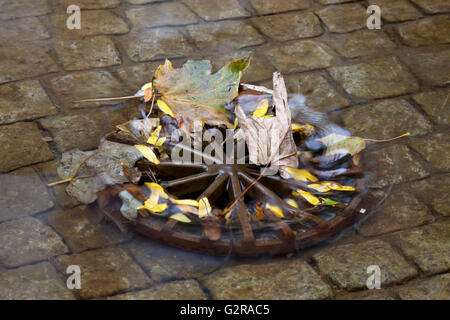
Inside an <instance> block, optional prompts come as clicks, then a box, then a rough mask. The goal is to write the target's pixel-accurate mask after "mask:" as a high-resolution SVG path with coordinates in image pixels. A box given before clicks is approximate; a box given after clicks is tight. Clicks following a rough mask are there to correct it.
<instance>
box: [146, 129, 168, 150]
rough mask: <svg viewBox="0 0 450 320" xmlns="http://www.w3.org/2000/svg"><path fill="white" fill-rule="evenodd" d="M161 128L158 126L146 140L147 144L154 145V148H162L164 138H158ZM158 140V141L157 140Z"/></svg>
mask: <svg viewBox="0 0 450 320" xmlns="http://www.w3.org/2000/svg"><path fill="white" fill-rule="evenodd" d="M161 128H162V126H161V125H159V126H158V127H157V128H156V129H155V130H154V131H153V132H152V134H151V135H150V138H148V140H147V143H148V144H151V145H154V146H156V147H160V146H162V144H163V143H164V142H165V141H166V137H162V138H159V133H160V132H161ZM158 138H159V139H158Z"/></svg>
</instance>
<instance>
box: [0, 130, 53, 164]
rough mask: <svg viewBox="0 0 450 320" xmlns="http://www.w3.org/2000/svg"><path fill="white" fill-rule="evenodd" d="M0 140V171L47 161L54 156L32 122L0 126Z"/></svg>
mask: <svg viewBox="0 0 450 320" xmlns="http://www.w3.org/2000/svg"><path fill="white" fill-rule="evenodd" d="M0 141H1V142H2V148H1V149H0V159H2V161H1V162H0V172H7V171H11V170H14V169H17V168H20V167H23V166H27V165H30V164H34V163H39V162H44V161H49V160H52V159H53V157H54V156H53V153H52V152H51V150H50V148H49V147H48V145H47V144H46V143H45V142H44V140H42V136H41V133H40V131H39V129H38V127H37V125H36V124H35V123H33V122H19V123H15V124H10V125H5V126H0Z"/></svg>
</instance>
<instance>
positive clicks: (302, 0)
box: [250, 0, 310, 15]
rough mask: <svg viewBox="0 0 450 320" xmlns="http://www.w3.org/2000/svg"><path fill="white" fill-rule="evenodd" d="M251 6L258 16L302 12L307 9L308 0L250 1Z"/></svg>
mask: <svg viewBox="0 0 450 320" xmlns="http://www.w3.org/2000/svg"><path fill="white" fill-rule="evenodd" d="M250 3H251V5H252V6H253V8H255V10H256V12H257V13H258V14H259V15H263V14H270V13H277V12H285V11H294V10H303V9H308V8H309V6H310V1H308V0H284V1H267V0H250Z"/></svg>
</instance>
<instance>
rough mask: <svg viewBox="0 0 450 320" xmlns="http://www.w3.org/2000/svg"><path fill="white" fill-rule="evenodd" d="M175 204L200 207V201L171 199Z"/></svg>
mask: <svg viewBox="0 0 450 320" xmlns="http://www.w3.org/2000/svg"><path fill="white" fill-rule="evenodd" d="M170 201H172V202H173V203H175V204H179V205H185V206H192V207H198V201H196V200H191V199H172V198H171V199H170Z"/></svg>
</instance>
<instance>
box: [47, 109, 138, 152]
mask: <svg viewBox="0 0 450 320" xmlns="http://www.w3.org/2000/svg"><path fill="white" fill-rule="evenodd" d="M133 108H134V110H133V109H131V110H130V108H129V109H125V108H119V109H116V110H109V109H107V110H104V111H95V112H89V113H81V114H74V115H61V116H55V117H52V118H47V119H42V120H40V123H41V125H42V126H43V127H44V128H46V129H47V130H48V131H50V133H51V134H52V136H53V138H54V141H55V142H56V146H57V148H58V150H60V151H61V152H64V151H68V150H71V149H75V148H78V149H80V150H88V149H93V148H96V147H98V145H99V143H100V139H101V138H102V137H103V136H104V135H105V134H106V133H108V132H110V131H112V130H113V129H114V128H115V126H116V125H118V124H121V123H124V122H127V121H128V120H131V119H133V118H135V117H137V116H139V113H138V110H137V108H136V107H133Z"/></svg>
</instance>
